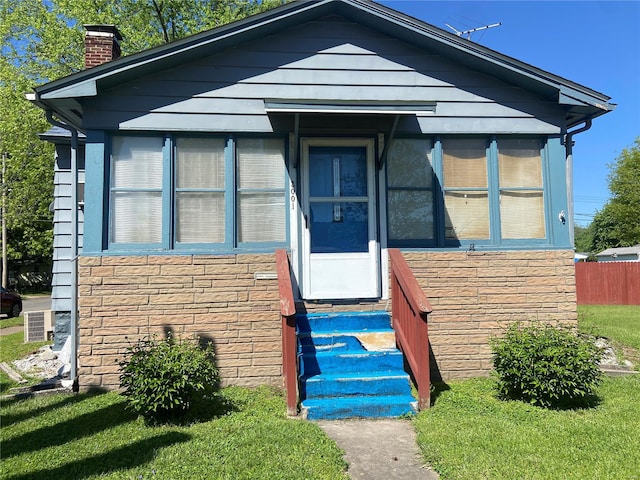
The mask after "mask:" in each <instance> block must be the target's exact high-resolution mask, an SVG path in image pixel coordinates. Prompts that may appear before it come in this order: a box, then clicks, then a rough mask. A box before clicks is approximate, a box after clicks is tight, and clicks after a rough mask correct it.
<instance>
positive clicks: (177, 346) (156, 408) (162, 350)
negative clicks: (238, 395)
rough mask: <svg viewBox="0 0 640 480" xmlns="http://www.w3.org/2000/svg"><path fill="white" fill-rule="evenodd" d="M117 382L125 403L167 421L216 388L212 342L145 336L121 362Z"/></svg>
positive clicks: (144, 413)
mask: <svg viewBox="0 0 640 480" xmlns="http://www.w3.org/2000/svg"><path fill="white" fill-rule="evenodd" d="M120 367H121V369H122V374H121V375H120V386H121V387H122V388H123V389H124V390H123V392H122V394H123V395H124V396H125V397H127V401H128V406H129V408H131V409H132V410H134V411H135V412H137V413H138V414H140V415H142V416H143V417H144V418H145V419H146V420H148V421H149V420H152V421H156V422H157V421H167V420H171V419H174V418H176V417H178V416H181V415H182V414H184V413H186V412H187V411H189V409H190V408H191V406H192V404H193V402H194V401H195V400H198V399H201V398H203V397H205V396H207V395H210V394H212V393H214V392H215V391H216V390H217V389H218V388H219V385H218V382H219V375H218V369H217V368H216V367H215V365H214V363H213V346H212V345H211V344H208V345H206V347H204V348H202V347H201V346H200V345H199V344H198V342H197V341H196V340H183V339H175V338H174V337H173V336H171V335H168V336H167V338H166V339H164V340H156V338H155V337H153V338H144V339H141V340H138V341H137V342H136V343H135V344H133V345H131V346H130V347H129V348H128V349H127V356H126V358H125V359H124V360H122V361H121V362H120Z"/></svg>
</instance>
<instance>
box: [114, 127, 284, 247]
mask: <svg viewBox="0 0 640 480" xmlns="http://www.w3.org/2000/svg"><path fill="white" fill-rule="evenodd" d="M284 145H285V143H284V140H283V139H282V138H267V139H265V138H251V139H248V138H245V139H231V138H221V137H204V136H203V137H186V136H185V137H173V136H165V137H161V136H157V137H152V136H148V137H147V136H126V137H125V136H114V137H113V138H112V142H111V159H110V170H111V179H110V181H111V184H110V190H109V208H110V212H109V243H110V244H112V245H114V248H124V249H128V248H132V247H131V246H130V245H131V244H133V245H136V246H138V247H142V248H148V247H151V248H154V249H155V248H159V247H164V248H176V249H191V250H193V249H195V248H208V249H209V248H210V249H217V250H228V249H231V250H233V249H236V248H239V247H240V244H242V245H243V246H248V247H251V246H252V245H255V244H265V243H284V242H286V239H287V232H286V214H287V211H286V165H285V151H284V148H285V147H284ZM168 185H171V188H165V189H163V186H165V187H166V186H168ZM258 246H261V247H262V246H264V245H258Z"/></svg>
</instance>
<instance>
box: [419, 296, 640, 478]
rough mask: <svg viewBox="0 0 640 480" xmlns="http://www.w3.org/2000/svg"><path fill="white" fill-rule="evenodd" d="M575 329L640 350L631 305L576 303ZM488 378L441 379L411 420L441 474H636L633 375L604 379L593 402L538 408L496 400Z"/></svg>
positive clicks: (639, 378) (636, 312)
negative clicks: (443, 382)
mask: <svg viewBox="0 0 640 480" xmlns="http://www.w3.org/2000/svg"><path fill="white" fill-rule="evenodd" d="M578 316H579V320H578V324H579V328H580V330H581V331H582V332H583V333H589V334H597V335H602V336H605V337H608V338H610V339H611V340H612V341H613V342H614V343H615V344H616V346H618V347H620V348H622V347H624V348H625V349H626V350H627V351H629V350H628V349H627V347H634V348H636V349H639V348H640V307H639V306H580V307H579V309H578ZM494 386H495V381H494V380H493V379H490V378H487V379H474V380H468V381H461V382H452V383H451V384H449V385H441V386H440V387H439V389H436V392H435V395H434V397H435V402H434V405H433V407H432V408H431V409H430V410H426V411H422V412H420V413H419V414H418V415H417V416H416V418H415V427H416V431H417V432H418V443H419V445H420V448H421V449H422V452H423V454H424V458H425V459H426V461H428V462H430V463H431V464H432V465H433V467H434V468H435V469H436V471H438V472H439V473H440V474H441V478H442V479H443V480H446V479H473V480H476V479H481V478H482V479H484V478H486V479H516V478H517V479H520V478H526V479H556V478H563V479H583V478H615V479H618V478H619V479H623V478H624V479H640V474H639V473H638V472H640V455H638V452H640V421H638V419H639V418H640V401H639V400H638V399H640V374H639V375H635V376H629V377H618V378H610V377H606V378H604V381H603V383H602V385H601V386H600V388H599V389H598V396H599V399H600V403H599V404H598V405H596V406H595V407H594V408H591V409H584V410H565V411H561V410H545V409H543V408H539V407H534V406H531V405H528V404H526V403H522V402H515V401H510V402H505V401H500V400H498V399H497V398H496V392H495V389H494Z"/></svg>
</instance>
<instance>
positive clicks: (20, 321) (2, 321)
mask: <svg viewBox="0 0 640 480" xmlns="http://www.w3.org/2000/svg"><path fill="white" fill-rule="evenodd" d="M18 325H20V326H22V325H24V317H23V316H22V315H21V316H19V317H11V318H0V328H7V327H17V326H18Z"/></svg>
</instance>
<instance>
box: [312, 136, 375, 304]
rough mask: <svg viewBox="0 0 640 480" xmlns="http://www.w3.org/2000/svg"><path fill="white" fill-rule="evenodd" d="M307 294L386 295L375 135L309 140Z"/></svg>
mask: <svg viewBox="0 0 640 480" xmlns="http://www.w3.org/2000/svg"><path fill="white" fill-rule="evenodd" d="M302 175H303V221H302V278H303V282H302V295H303V297H304V298H305V299H309V300H318V299H354V298H377V297H379V296H380V265H379V260H378V259H379V246H378V241H377V238H376V232H377V223H376V218H377V214H376V202H375V198H376V194H375V168H374V141H373V139H353V138H352V139H336V138H331V139H329V138H322V139H319V138H318V139H311V138H309V139H303V140H302Z"/></svg>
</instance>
